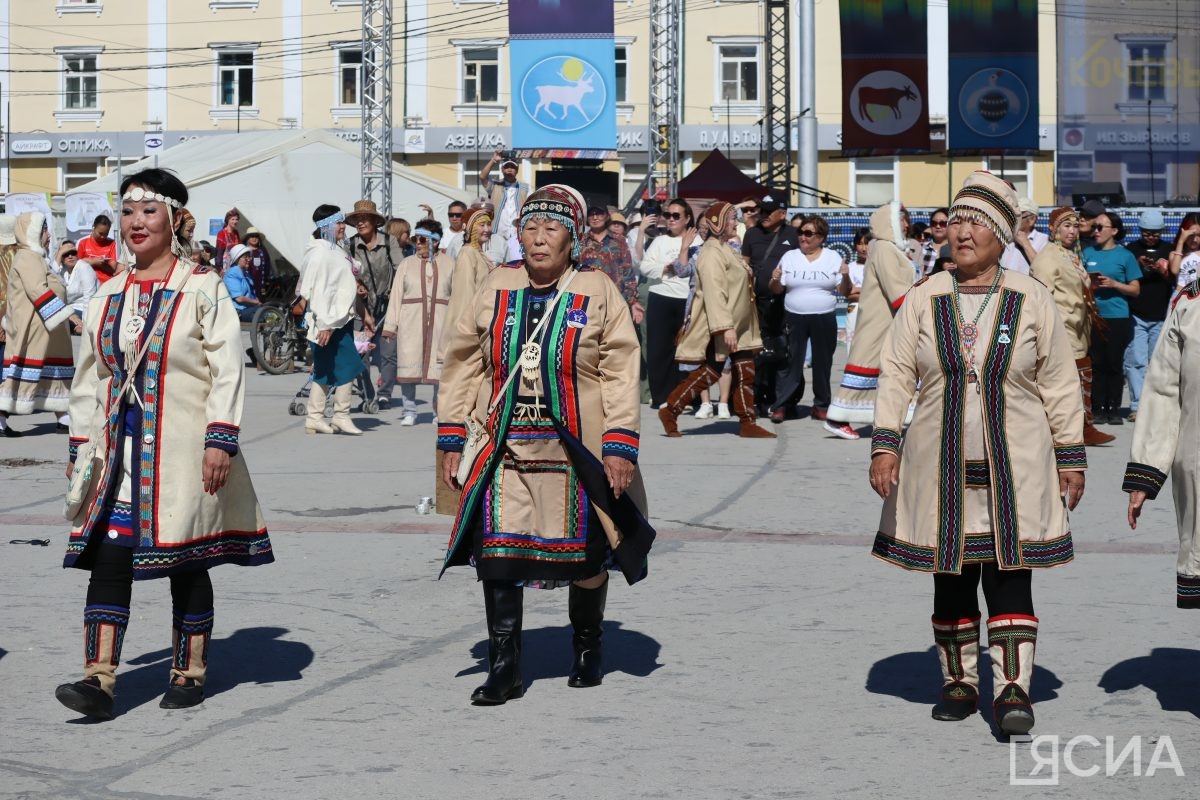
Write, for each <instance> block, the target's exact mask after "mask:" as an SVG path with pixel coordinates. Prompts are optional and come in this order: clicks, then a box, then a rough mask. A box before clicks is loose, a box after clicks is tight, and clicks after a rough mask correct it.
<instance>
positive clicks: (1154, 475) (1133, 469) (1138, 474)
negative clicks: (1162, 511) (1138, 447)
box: [1121, 461, 1167, 500]
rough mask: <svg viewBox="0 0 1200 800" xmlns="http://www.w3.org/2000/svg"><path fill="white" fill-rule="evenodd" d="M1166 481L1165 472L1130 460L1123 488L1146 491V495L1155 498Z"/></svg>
mask: <svg viewBox="0 0 1200 800" xmlns="http://www.w3.org/2000/svg"><path fill="white" fill-rule="evenodd" d="M1166 482H1167V475H1166V473H1165V472H1160V471H1159V470H1157V469H1155V468H1154V467H1152V466H1150V465H1149V464H1138V463H1135V462H1133V461H1130V462H1129V463H1128V464H1126V465H1125V481H1124V483H1122V484H1121V488H1122V489H1124V490H1125V491H1127V492H1145V493H1146V496H1147V497H1149V498H1150V499H1151V500H1153V499H1154V498H1156V497H1158V493H1159V492H1160V491H1162V487H1163V484H1165V483H1166Z"/></svg>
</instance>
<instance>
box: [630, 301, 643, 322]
mask: <svg viewBox="0 0 1200 800" xmlns="http://www.w3.org/2000/svg"><path fill="white" fill-rule="evenodd" d="M629 313H631V314H633V324H634V325H641V324H642V320H644V319H645V318H646V309H644V308H642V304H641V303H632V304H630V306H629Z"/></svg>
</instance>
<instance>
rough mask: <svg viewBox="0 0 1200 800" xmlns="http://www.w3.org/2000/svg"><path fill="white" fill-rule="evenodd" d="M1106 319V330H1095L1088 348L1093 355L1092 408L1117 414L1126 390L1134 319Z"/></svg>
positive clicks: (1100, 411)
mask: <svg viewBox="0 0 1200 800" xmlns="http://www.w3.org/2000/svg"><path fill="white" fill-rule="evenodd" d="M1104 322H1105V324H1106V325H1107V326H1108V328H1107V330H1105V331H1104V332H1103V333H1093V334H1092V345H1091V347H1090V348H1089V349H1088V355H1090V356H1091V357H1092V411H1093V412H1094V413H1097V414H1115V413H1117V409H1119V408H1120V407H1121V393H1122V392H1124V391H1125V348H1127V347H1128V346H1129V342H1130V341H1131V340H1132V339H1133V320H1131V319H1130V318H1129V317H1122V318H1111V317H1105V318H1104Z"/></svg>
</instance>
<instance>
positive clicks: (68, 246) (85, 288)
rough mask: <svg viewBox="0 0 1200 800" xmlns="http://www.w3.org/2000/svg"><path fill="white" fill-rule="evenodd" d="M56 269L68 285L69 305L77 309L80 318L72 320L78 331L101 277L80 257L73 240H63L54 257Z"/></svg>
mask: <svg viewBox="0 0 1200 800" xmlns="http://www.w3.org/2000/svg"><path fill="white" fill-rule="evenodd" d="M54 271H55V272H56V273H57V274H58V277H59V278H60V279H62V282H63V285H65V286H66V287H67V305H69V306H71V307H72V308H74V309H75V313H76V314H77V315H78V318H77V319H76V318H73V319H72V320H71V323H72V325H73V326H74V328H75V332H76V333H80V332H82V330H83V311H84V309H85V308H87V304H88V300H91V299H92V295H94V294H95V293H96V290H97V289H99V288H100V279H99V278H97V277H96V270H94V269H92V265H91V264H89V263H87V262H86V261H82V260H80V258H79V253H78V251H77V250H76V249H75V244H74V243H73V242H63V243H62V245H61V246H60V247H59V248H58V255H57V256H56V257H55V259H54Z"/></svg>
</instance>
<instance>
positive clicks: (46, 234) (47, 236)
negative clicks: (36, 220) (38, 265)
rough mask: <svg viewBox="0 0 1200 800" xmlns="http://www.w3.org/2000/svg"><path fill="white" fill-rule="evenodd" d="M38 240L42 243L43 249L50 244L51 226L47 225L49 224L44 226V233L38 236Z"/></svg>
mask: <svg viewBox="0 0 1200 800" xmlns="http://www.w3.org/2000/svg"><path fill="white" fill-rule="evenodd" d="M38 242H39V243H40V244H41V246H42V249H43V250H44V249H46V248H47V247H49V246H50V228H49V226H47V225H43V226H42V235H41V236H39V237H38Z"/></svg>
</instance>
